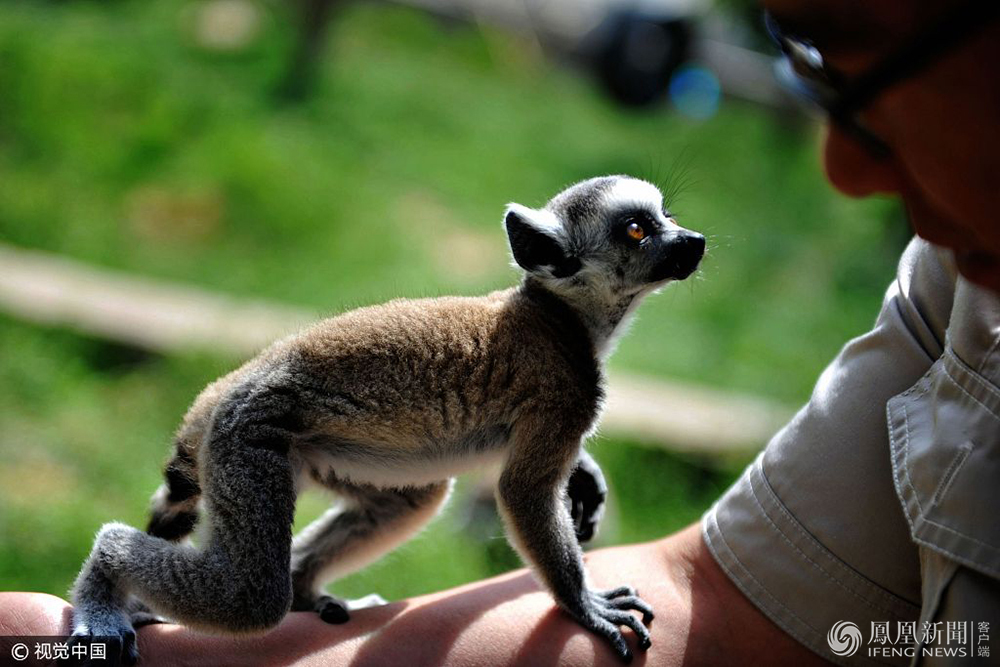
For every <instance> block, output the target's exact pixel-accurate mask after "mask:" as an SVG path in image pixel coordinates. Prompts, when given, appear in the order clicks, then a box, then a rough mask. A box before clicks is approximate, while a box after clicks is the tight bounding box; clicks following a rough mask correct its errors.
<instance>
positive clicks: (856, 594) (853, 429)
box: [702, 239, 956, 664]
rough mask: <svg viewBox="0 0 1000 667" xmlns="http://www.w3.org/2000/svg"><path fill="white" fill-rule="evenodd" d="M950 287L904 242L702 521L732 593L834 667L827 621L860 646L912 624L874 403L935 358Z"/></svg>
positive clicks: (913, 576)
mask: <svg viewBox="0 0 1000 667" xmlns="http://www.w3.org/2000/svg"><path fill="white" fill-rule="evenodd" d="M955 282H956V272H955V268H954V264H953V262H952V260H951V257H950V254H949V253H948V252H947V251H944V250H941V249H938V248H936V247H934V246H932V245H930V244H928V243H926V242H924V241H921V240H919V239H914V240H913V241H911V243H910V244H909V246H908V247H907V249H906V251H905V252H904V253H903V256H902V258H901V259H900V263H899V267H898V272H897V278H896V280H895V281H894V282H893V283H892V285H890V287H889V289H888V291H887V293H886V296H885V300H884V301H883V304H882V309H881V312H880V313H879V316H878V319H877V320H876V323H875V326H874V328H873V329H872V330H871V331H869V332H868V333H866V334H864V335H862V336H859V337H858V338H855V339H854V340H852V341H850V342H849V343H848V344H847V345H846V346H845V347H844V348H843V350H841V352H840V354H838V355H837V357H836V358H835V359H834V360H833V362H832V363H831V364H830V365H829V366H828V367H827V368H826V370H825V371H824V372H823V374H822V375H821V376H820V378H819V380H818V382H817V383H816V386H815V388H814V390H813V393H812V396H811V398H810V400H809V402H808V403H807V404H806V405H805V406H804V407H803V408H802V409H801V410H800V411H799V412H798V414H796V416H795V417H794V418H793V419H792V421H791V422H790V423H789V424H788V425H787V426H786V427H785V428H783V429H782V430H781V431H780V432H779V433H778V434H777V435H776V436H775V437H774V438H773V439H772V440H771V442H770V443H769V444H768V446H767V447H766V449H765V450H764V452H762V453H761V455H760V456H759V457H758V458H757V459H756V460H755V461H754V462H753V463H752V464H751V465H750V466H749V467H748V468H747V470H746V471H745V472H744V474H743V476H742V477H741V478H740V479H739V480H738V481H737V482H736V483H735V484H734V485H733V487H732V488H730V489H729V491H727V493H726V494H725V495H724V496H723V497H722V498H721V499H720V500H719V501H718V502H717V503H716V504H715V505H714V506H713V507H712V508H711V509H710V510H709V511H708V512H707V513H706V514H705V516H704V518H703V522H702V527H703V534H704V539H705V542H706V544H707V545H708V547H709V550H710V551H711V552H712V554H713V556H714V557H715V559H716V560H717V562H718V563H719V565H720V566H721V567H722V568H723V570H724V571H725V572H726V573H727V574H728V575H729V577H730V578H731V579H732V580H733V582H734V583H735V584H736V585H737V586H738V587H739V588H740V589H741V590H742V591H743V593H744V594H746V595H747V597H748V598H749V599H750V600H751V601H752V602H753V603H754V604H755V605H756V606H757V607H758V608H760V609H761V611H762V612H764V613H765V614H766V615H767V616H768V617H769V618H771V620H773V621H774V622H775V623H777V624H778V625H779V626H780V627H781V628H783V629H784V630H785V631H786V632H787V633H788V634H790V635H791V636H793V637H795V638H796V639H797V640H798V641H800V642H801V643H802V644H804V645H805V646H807V647H809V648H810V649H812V650H813V651H815V652H816V653H818V654H820V655H822V656H823V657H825V658H827V659H829V660H831V661H833V662H841V661H843V660H844V658H841V657H840V656H838V655H837V654H836V653H835V652H834V651H833V649H832V648H831V643H830V642H829V641H828V633H829V632H830V631H831V628H833V627H834V626H835V625H836V624H838V623H840V622H842V621H847V622H850V623H853V624H854V625H855V626H856V627H858V628H860V629H861V630H863V631H864V634H865V636H867V634H868V632H869V629H870V628H871V627H872V623H873V622H880V623H884V622H886V621H889V622H890V624H891V625H892V626H895V625H896V622H897V621H915V620H917V619H918V618H919V612H920V601H921V580H920V561H919V553H918V550H917V548H916V546H915V544H914V542H913V540H912V538H911V536H910V529H909V525H908V523H907V520H906V518H905V517H904V514H903V510H902V507H901V505H900V501H899V499H898V497H897V495H896V489H895V487H894V478H893V471H892V457H891V455H890V445H889V436H888V431H887V418H886V404H887V402H888V401H889V399H890V398H892V397H893V396H895V395H897V394H899V393H901V392H904V391H905V390H907V389H908V388H910V387H911V386H913V385H914V383H916V382H917V381H918V380H919V379H920V378H921V377H922V376H923V375H924V374H925V373H926V372H927V371H928V370H929V369H930V368H931V366H932V365H933V364H934V363H935V362H936V361H937V360H938V359H939V358H940V357H941V356H942V354H943V352H944V347H945V338H946V333H945V332H946V330H947V327H948V322H949V318H950V315H951V310H952V303H953V299H954V293H955ZM834 644H835V645H836V642H834ZM907 662H908V660H907V659H906V658H904V657H900V658H898V659H897V658H891V657H890V658H877V659H876V658H870V657H867V656H865V655H863V652H861V651H859V652H858V653H857V654H855V655H854V656H853V657H852V658H851V664H906V663H907Z"/></svg>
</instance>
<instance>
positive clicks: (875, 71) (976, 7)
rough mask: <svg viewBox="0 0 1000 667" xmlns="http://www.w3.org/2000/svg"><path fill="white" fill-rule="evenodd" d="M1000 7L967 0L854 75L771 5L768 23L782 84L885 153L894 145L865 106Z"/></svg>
mask: <svg viewBox="0 0 1000 667" xmlns="http://www.w3.org/2000/svg"><path fill="white" fill-rule="evenodd" d="M998 10H1000V0H971V1H969V2H964V3H962V4H960V5H959V6H958V7H955V8H954V9H952V10H951V11H949V12H948V13H947V14H946V15H945V16H943V17H942V18H941V19H940V20H939V21H937V22H935V23H934V24H933V25H929V26H927V27H926V28H925V29H923V30H921V31H920V32H919V33H917V34H916V35H914V36H913V37H912V38H911V39H910V40H908V41H907V42H906V43H904V44H903V46H902V47H901V48H899V49H898V50H897V51H895V52H894V53H891V54H889V55H888V56H887V57H885V58H884V59H883V60H881V61H879V62H877V63H875V65H873V66H872V67H871V68H869V69H868V70H867V71H865V72H862V73H861V74H860V75H858V76H857V77H854V78H853V79H848V78H847V77H846V76H844V75H843V74H842V73H841V72H838V71H837V70H836V69H835V68H833V67H831V66H830V65H829V64H827V62H826V61H825V59H824V58H823V54H821V53H820V52H819V50H818V49H817V48H816V47H815V46H813V44H812V42H810V41H809V40H808V39H806V38H803V37H799V36H796V35H791V34H788V33H785V32H784V31H782V29H781V28H780V26H779V25H778V22H777V21H776V20H775V19H774V17H773V16H771V14H770V13H769V12H766V11H765V12H764V25H765V27H766V28H767V32H768V34H769V35H770V36H771V39H772V40H773V41H774V43H775V44H776V45H777V46H778V48H779V49H781V53H782V56H781V57H780V58H779V59H778V61H777V62H776V63H775V74H776V75H777V77H778V80H779V81H780V82H781V83H782V85H784V86H785V87H786V88H788V89H789V90H790V91H791V92H792V93H794V94H795V95H796V96H797V97H799V98H802V99H804V100H806V101H808V102H809V103H811V104H812V105H814V106H816V107H819V108H820V109H822V110H823V111H824V112H825V113H826V115H827V116H828V117H829V119H830V121H831V122H832V123H834V124H835V125H837V127H838V128H840V129H841V130H843V131H844V132H846V133H847V134H848V135H850V136H851V137H853V138H854V139H855V140H857V141H859V142H860V143H861V144H862V145H863V146H864V147H865V148H866V149H867V150H868V151H869V152H870V153H871V154H872V155H873V156H874V157H876V158H879V159H881V158H884V157H886V156H888V155H889V153H890V152H891V151H890V149H889V146H888V144H886V142H885V141H883V140H882V139H881V138H879V137H878V136H877V135H876V134H875V133H873V132H872V131H871V130H870V129H869V128H868V127H867V126H866V125H865V122H864V120H863V119H862V118H861V112H862V111H863V110H864V109H865V108H866V107H867V106H868V105H869V104H871V102H872V101H873V100H874V99H875V98H876V97H878V96H879V95H881V94H882V93H884V92H885V91H886V90H887V89H888V88H890V87H892V86H894V85H896V84H897V83H899V82H901V81H903V80H905V79H907V78H909V77H912V76H914V75H916V74H919V73H920V72H922V71H923V70H925V69H926V68H927V67H929V66H930V65H932V64H933V63H934V62H935V61H937V60H939V59H941V58H942V57H943V56H945V55H947V54H948V53H950V52H951V51H953V50H955V49H956V48H957V47H958V46H961V45H962V44H963V43H964V42H966V41H967V40H968V39H969V38H971V37H972V36H973V35H974V34H975V33H977V32H978V31H979V30H981V29H983V28H984V27H985V26H987V25H988V24H989V23H990V22H991V21H992V20H993V19H995V18H996V17H997V15H998V14H1000V11H998Z"/></svg>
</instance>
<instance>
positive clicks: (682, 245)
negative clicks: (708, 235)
mask: <svg viewBox="0 0 1000 667" xmlns="http://www.w3.org/2000/svg"><path fill="white" fill-rule="evenodd" d="M661 248H662V249H661V252H662V259H661V260H660V261H659V262H658V263H657V266H656V269H655V270H654V271H653V277H652V281H653V282H655V281H659V280H666V279H667V278H673V279H674V280H684V279H685V278H687V277H688V276H690V275H691V274H692V273H694V271H695V269H697V268H698V263H699V262H701V258H702V257H703V256H704V255H705V237H704V236H702V235H701V234H699V233H697V232H689V231H687V230H685V231H683V232H680V233H678V234H676V235H674V236H673V237H672V238H670V240H668V241H665V242H664V243H663V245H662V246H661Z"/></svg>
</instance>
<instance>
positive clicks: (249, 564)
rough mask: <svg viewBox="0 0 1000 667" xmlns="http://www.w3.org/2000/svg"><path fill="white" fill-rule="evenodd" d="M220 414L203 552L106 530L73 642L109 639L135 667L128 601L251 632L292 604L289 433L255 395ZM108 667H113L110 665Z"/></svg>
mask: <svg viewBox="0 0 1000 667" xmlns="http://www.w3.org/2000/svg"><path fill="white" fill-rule="evenodd" d="M244 398H245V400H241V401H230V402H229V403H228V404H227V405H223V406H220V408H219V410H218V412H217V414H216V419H215V425H214V427H213V431H212V433H211V435H210V438H209V440H208V442H206V446H205V450H204V452H203V460H202V464H203V465H204V471H203V472H204V474H203V482H204V504H205V512H206V517H207V518H209V519H210V528H211V529H210V531H209V532H208V535H207V538H206V540H205V545H204V547H203V548H199V549H196V548H194V547H191V546H187V545H181V544H175V543H172V542H169V541H167V540H164V539H162V538H159V537H154V536H152V535H148V534H146V533H144V532H142V531H140V530H138V529H136V528H132V527H130V526H125V525H122V524H114V523H112V524H108V525H106V526H104V527H103V528H102V529H101V531H100V533H98V536H97V539H96V541H95V544H94V548H93V550H92V552H91V555H90V557H89V559H88V560H87V562H86V563H85V564H84V567H83V570H82V571H81V573H80V575H79V577H78V578H77V581H76V584H75V586H74V590H73V602H74V605H75V607H76V608H75V610H74V612H73V635H74V636H76V637H83V638H85V637H87V636H110V637H113V638H115V639H116V642H115V643H117V644H118V647H117V648H118V651H120V652H121V653H120V657H121V659H122V660H123V661H124V662H134V661H135V659H136V657H137V655H136V648H135V632H134V630H133V628H132V625H131V623H130V620H129V616H128V611H129V609H128V604H129V602H128V600H129V595H134V596H136V597H137V598H138V599H139V600H141V601H142V602H143V603H145V604H146V605H148V607H149V608H150V609H152V610H153V611H154V612H157V613H162V614H164V615H166V616H168V617H170V618H172V619H175V620H177V621H178V622H181V623H184V624H185V625H189V626H192V627H195V628H204V629H211V630H216V631H223V632H232V633H240V632H253V631H260V630H264V629H267V628H269V627H272V626H274V625H276V624H277V623H278V622H280V621H281V619H282V618H283V617H284V616H285V613H286V612H287V611H288V608H289V606H290V604H291V598H292V585H291V577H290V575H289V571H290V570H289V566H290V554H291V526H292V519H293V517H294V511H295V490H294V485H293V473H292V466H291V464H290V462H289V457H288V453H287V449H288V444H289V438H290V436H289V434H288V432H287V431H284V430H283V429H282V428H280V427H278V426H275V425H273V421H272V420H271V419H270V417H269V414H268V411H267V410H266V409H264V408H266V407H267V406H266V405H265V406H263V408H262V406H257V405H254V403H255V402H256V401H255V400H254V397H250V398H246V397H244ZM109 664H110V663H109Z"/></svg>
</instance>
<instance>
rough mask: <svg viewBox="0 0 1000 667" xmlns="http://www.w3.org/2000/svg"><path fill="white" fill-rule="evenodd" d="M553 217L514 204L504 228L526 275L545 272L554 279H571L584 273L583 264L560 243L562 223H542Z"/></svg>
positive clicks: (508, 209)
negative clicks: (545, 218)
mask: <svg viewBox="0 0 1000 667" xmlns="http://www.w3.org/2000/svg"><path fill="white" fill-rule="evenodd" d="M546 214H547V215H549V216H551V213H548V212H542V211H534V210H532V209H529V208H526V207H524V206H520V205H518V204H511V205H510V206H508V207H507V215H506V217H505V218H504V226H506V227H507V238H508V239H509V240H510V250H511V253H513V255H514V261H515V262H517V264H518V266H520V267H521V268H522V269H524V270H525V271H530V272H532V273H541V272H545V273H548V274H549V275H551V276H552V277H554V278H567V277H569V276H571V275H573V274H574V273H576V272H577V271H579V270H580V260H579V259H577V258H576V257H573V256H571V255H569V253H568V252H567V251H566V249H565V248H563V245H562V243H561V242H560V241H559V238H558V237H559V228H558V222H557V221H556V220H555V218H554V216H553V219H552V221H548V220H544V219H541V218H542V216H544V215H546Z"/></svg>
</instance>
